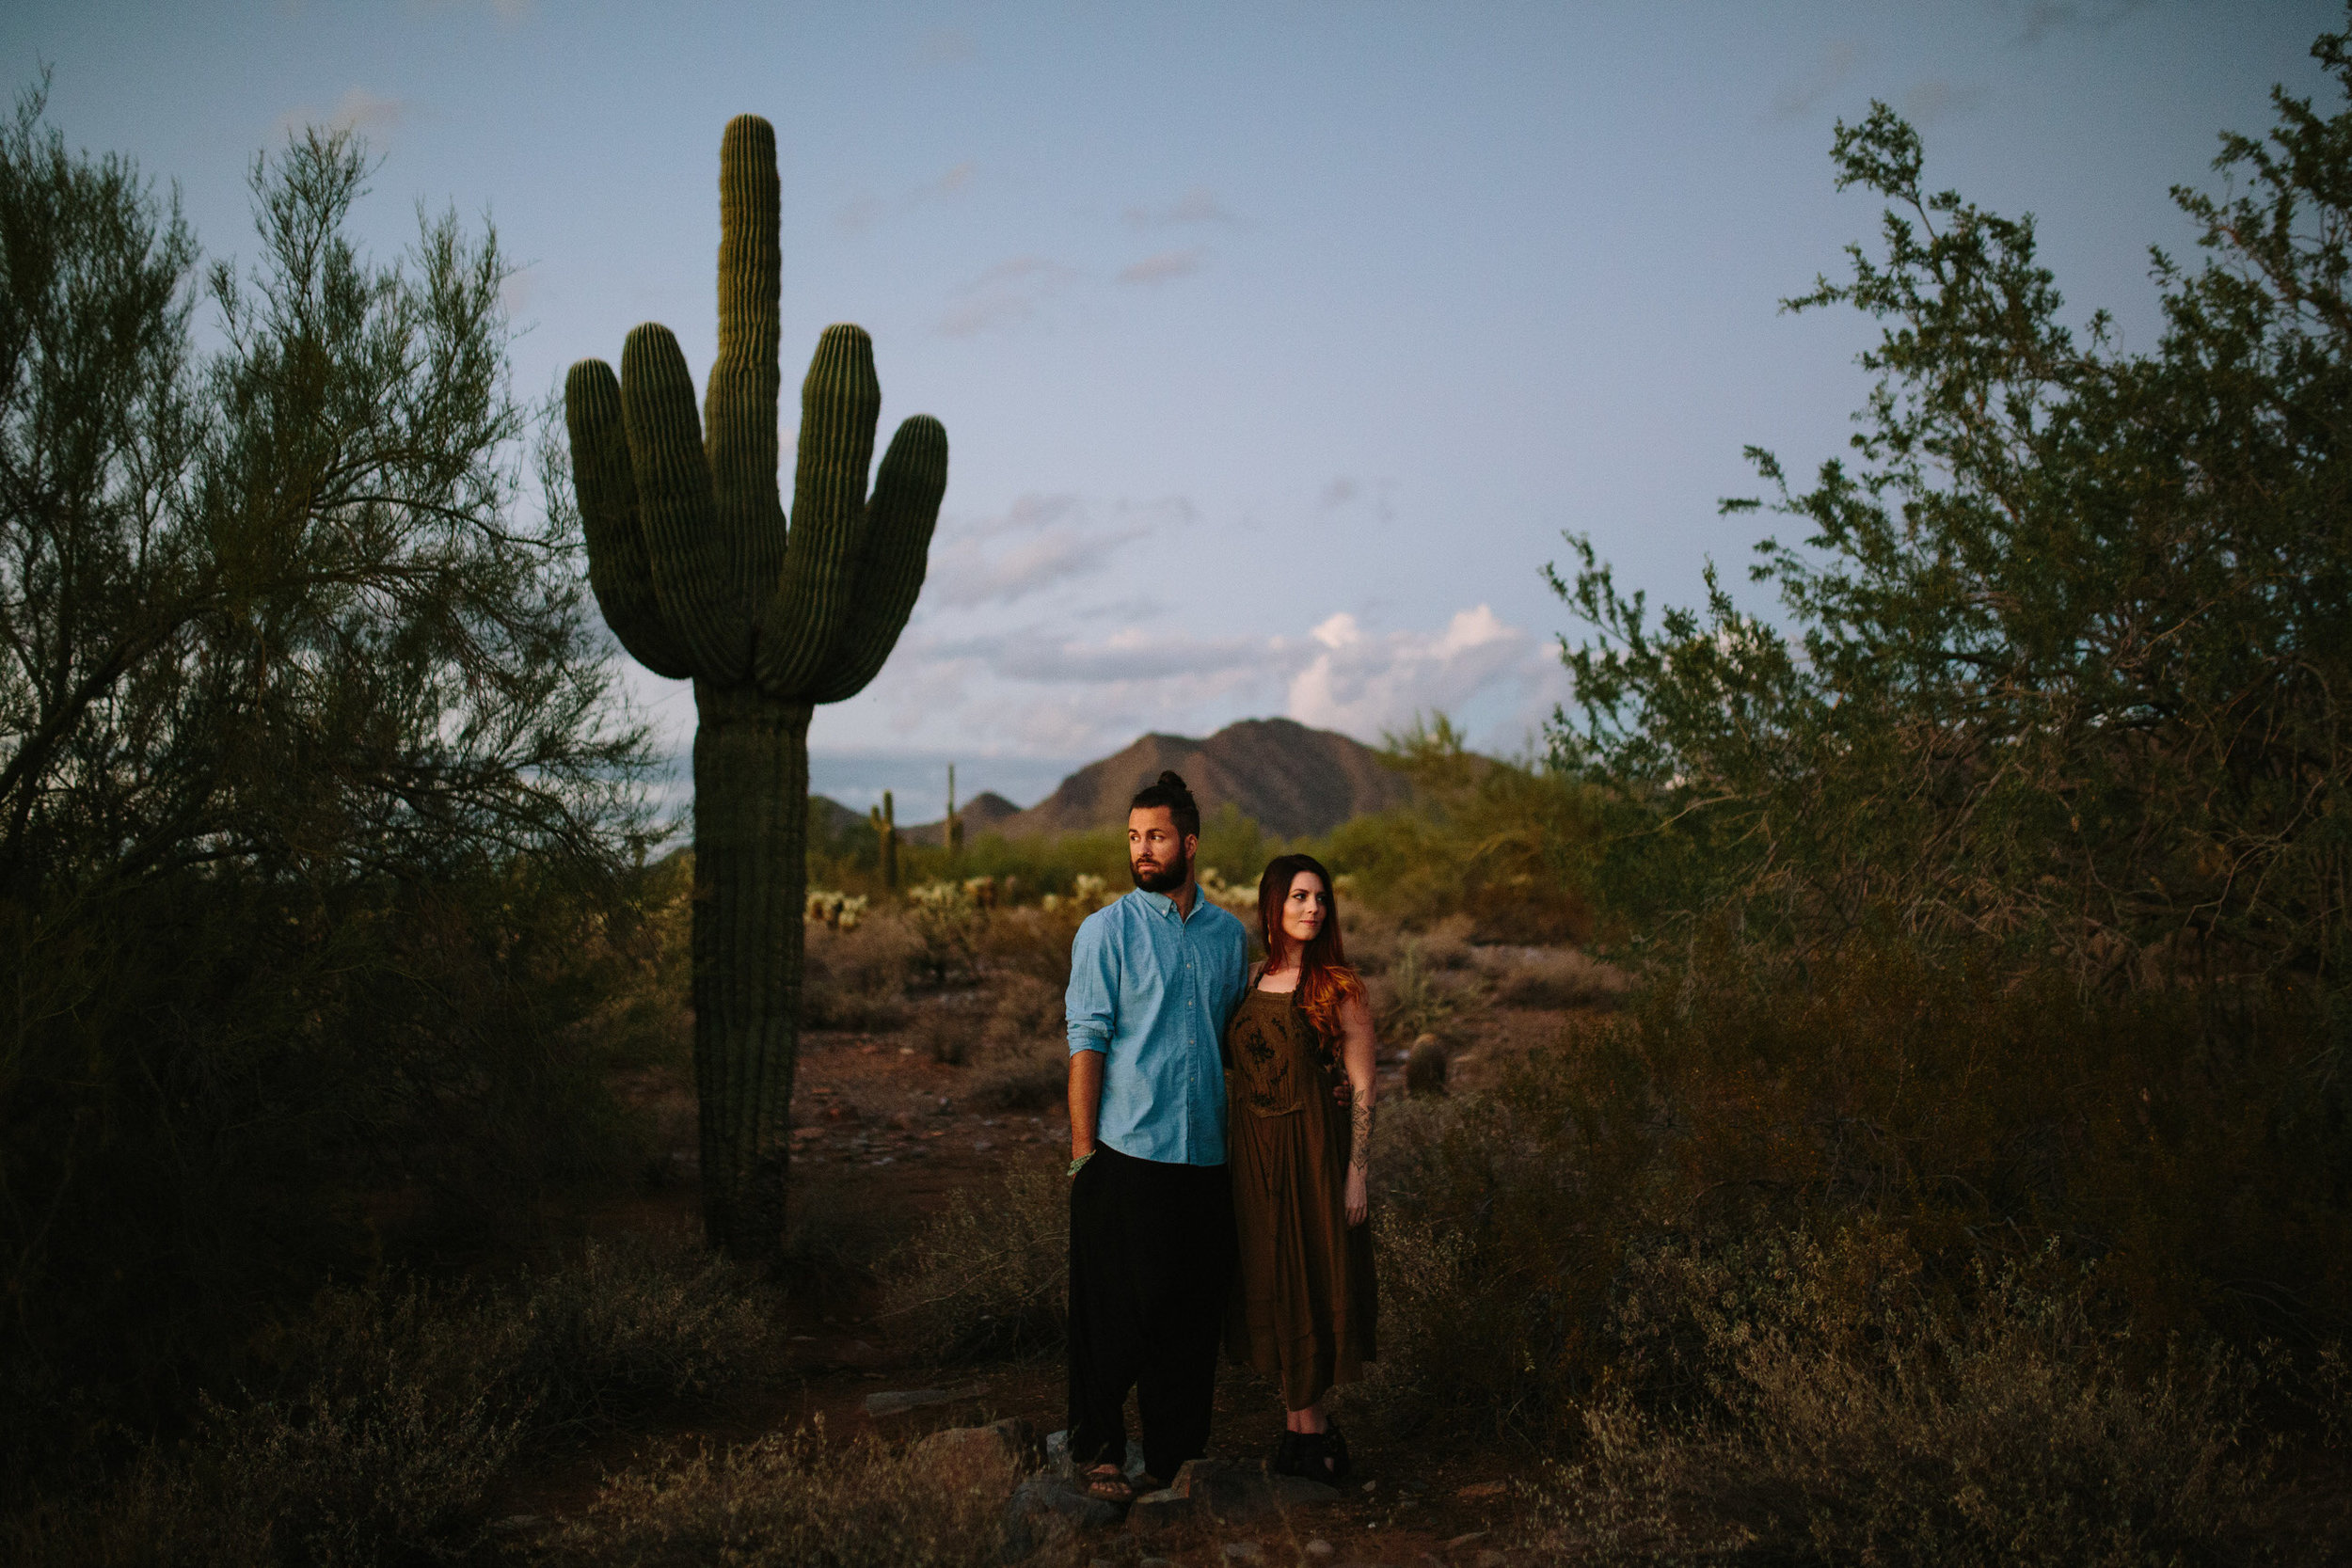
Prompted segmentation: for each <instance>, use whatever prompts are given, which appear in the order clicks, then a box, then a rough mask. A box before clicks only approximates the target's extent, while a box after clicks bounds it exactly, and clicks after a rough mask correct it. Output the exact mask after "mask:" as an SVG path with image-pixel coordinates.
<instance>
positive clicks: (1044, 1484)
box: [1004, 1475, 1119, 1562]
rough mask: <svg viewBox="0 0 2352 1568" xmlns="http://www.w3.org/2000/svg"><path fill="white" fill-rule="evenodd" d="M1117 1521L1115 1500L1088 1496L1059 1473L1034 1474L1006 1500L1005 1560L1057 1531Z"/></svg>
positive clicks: (1017, 1556) (1103, 1526)
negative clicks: (1055, 1474) (1108, 1500)
mask: <svg viewBox="0 0 2352 1568" xmlns="http://www.w3.org/2000/svg"><path fill="white" fill-rule="evenodd" d="M1118 1523H1119V1509H1118V1506H1117V1505H1116V1504H1113V1503H1110V1502H1107V1501H1105V1500H1104V1499H1103V1498H1101V1497H1089V1496H1088V1495H1087V1493H1086V1492H1085V1491H1084V1490H1083V1489H1082V1488H1080V1487H1077V1486H1074V1485H1073V1484H1072V1483H1070V1482H1069V1481H1064V1480H1062V1479H1061V1478H1060V1477H1058V1476H1052V1475H1043V1476H1031V1477H1030V1478H1029V1479H1028V1480H1026V1481H1023V1482H1022V1483H1021V1484H1020V1485H1019V1486H1017V1487H1015V1488H1013V1493H1012V1496H1011V1497H1008V1498H1007V1499H1006V1500H1005V1549H1004V1560H1006V1561H1008V1562H1017V1561H1019V1560H1021V1559H1023V1558H1025V1557H1028V1556H1030V1555H1031V1554H1032V1553H1034V1552H1035V1551H1037V1549H1038V1548H1039V1547H1041V1546H1042V1545H1044V1544H1045V1543H1046V1542H1047V1541H1048V1540H1049V1539H1051V1538H1052V1537H1054V1536H1055V1535H1057V1534H1066V1533H1067V1532H1069V1531H1071V1530H1096V1529H1108V1528H1111V1527H1112V1526H1114V1525H1116V1524H1118Z"/></svg>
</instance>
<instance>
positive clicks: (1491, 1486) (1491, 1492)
mask: <svg viewBox="0 0 2352 1568" xmlns="http://www.w3.org/2000/svg"><path fill="white" fill-rule="evenodd" d="M1510 1490H1511V1483H1510V1482H1509V1481H1471V1482H1470V1484H1469V1485H1468V1486H1465V1487H1463V1488H1462V1489H1461V1490H1460V1491H1458V1492H1456V1493H1454V1496H1455V1497H1470V1498H1472V1499H1475V1498H1479V1497H1502V1495H1503V1494H1504V1493H1505V1492H1508V1491H1510Z"/></svg>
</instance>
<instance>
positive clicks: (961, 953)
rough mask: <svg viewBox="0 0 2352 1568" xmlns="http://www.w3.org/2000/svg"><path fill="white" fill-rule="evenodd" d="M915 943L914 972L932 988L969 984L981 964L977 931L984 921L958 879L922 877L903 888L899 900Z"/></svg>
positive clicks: (984, 925) (974, 902)
mask: <svg viewBox="0 0 2352 1568" xmlns="http://www.w3.org/2000/svg"><path fill="white" fill-rule="evenodd" d="M900 918H901V919H903V920H904V921H905V923H906V928H907V930H908V931H909V932H911V933H912V934H913V935H914V940H915V942H916V943H918V944H919V945H918V947H917V948H916V950H915V952H914V974H915V976H916V977H918V978H919V983H920V984H922V985H924V986H927V987H929V988H930V989H932V990H945V989H946V987H948V986H950V985H962V984H968V983H970V981H971V980H972V979H973V978H974V976H975V973H976V972H977V969H978V967H979V942H980V933H981V932H982V930H983V929H984V928H985V927H986V926H987V924H988V911H985V910H983V909H981V908H980V906H979V903H978V902H977V900H976V899H975V898H974V897H973V896H972V894H971V891H970V890H969V889H967V888H966V887H965V886H964V885H963V884H962V883H961V882H955V881H936V882H925V883H923V884H922V885H920V886H918V887H912V888H909V889H908V890H907V895H906V902H905V903H904V904H903V905H902V906H900Z"/></svg>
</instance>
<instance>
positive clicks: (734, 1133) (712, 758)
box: [694, 680, 810, 1261]
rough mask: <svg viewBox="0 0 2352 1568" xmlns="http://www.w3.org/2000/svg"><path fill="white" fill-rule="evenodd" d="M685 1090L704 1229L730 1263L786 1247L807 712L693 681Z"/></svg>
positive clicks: (749, 690)
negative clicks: (690, 1100)
mask: <svg viewBox="0 0 2352 1568" xmlns="http://www.w3.org/2000/svg"><path fill="white" fill-rule="evenodd" d="M694 703H695V706H696V707H697V709H698V710H699V711H700V713H701V718H702V723H701V726H700V728H698V729H697V730H696V731H695V734H694V1082H695V1087H696V1089H697V1091H698V1096H699V1099H700V1101H701V1110H702V1182H703V1227H704V1231H705V1233H706V1235H707V1238H708V1240H709V1242H710V1244H711V1245H712V1246H714V1247H717V1248H719V1249H720V1250H722V1251H723V1252H725V1253H726V1254H727V1255H729V1256H730V1257H733V1258H738V1259H745V1260H747V1261H764V1260H769V1259H774V1258H776V1257H777V1256H778V1255H779V1254H780V1253H781V1252H782V1251H783V1247H784V1204H785V1183H786V1178H787V1174H788V1171H787V1167H788V1164H789V1162H790V1158H791V1125H790V1123H791V1105H792V1070H793V1066H794V1062H795V1059H796V1057H797V1054H798V1049H799V1044H800V1007H801V958H802V930H801V920H802V912H803V911H802V906H803V903H804V902H805V901H806V899H807V895H808V866H807V861H806V858H805V857H806V853H807V846H806V842H805V840H806V837H807V831H808V824H807V816H808V806H807V801H808V719H809V712H810V707H809V705H808V704H806V703H785V702H778V701H776V700H775V699H773V698H771V697H767V696H764V695H762V694H761V693H760V692H759V691H758V689H756V688H755V687H752V686H748V685H746V686H740V687H730V688H718V687H713V686H711V685H709V684H708V683H707V682H704V681H699V680H698V681H696V682H695V683H694Z"/></svg>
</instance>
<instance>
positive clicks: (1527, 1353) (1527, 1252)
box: [1349, 1052, 1650, 1437]
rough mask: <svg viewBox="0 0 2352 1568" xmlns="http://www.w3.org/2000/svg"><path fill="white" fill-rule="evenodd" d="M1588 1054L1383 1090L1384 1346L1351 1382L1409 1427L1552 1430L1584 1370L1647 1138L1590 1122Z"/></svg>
mask: <svg viewBox="0 0 2352 1568" xmlns="http://www.w3.org/2000/svg"><path fill="white" fill-rule="evenodd" d="M1580 1060H1581V1058H1571V1057H1570V1055H1569V1054H1568V1053H1565V1052H1563V1053H1534V1054H1532V1055H1530V1056H1528V1057H1526V1058H1524V1059H1521V1060H1515V1061H1512V1062H1508V1063H1506V1064H1505V1066H1504V1069H1503V1076H1502V1083H1501V1084H1500V1085H1498V1086H1497V1087H1496V1088H1494V1089H1492V1090H1487V1091H1482V1092H1477V1093H1470V1094H1462V1095H1456V1096H1454V1097H1453V1098H1450V1099H1421V1098H1414V1099H1409V1100H1403V1101H1399V1100H1396V1099H1390V1100H1386V1101H1383V1102H1382V1104H1381V1109H1380V1121H1379V1130H1378V1133H1377V1136H1376V1138H1375V1145H1374V1158H1373V1176H1374V1182H1375V1203H1374V1206H1373V1218H1372V1224H1373V1227H1374V1230H1373V1240H1374V1246H1375V1258H1376V1267H1377V1270H1378V1277H1379V1281H1380V1357H1379V1361H1378V1364H1377V1367H1376V1368H1375V1370H1374V1372H1373V1373H1372V1375H1371V1376H1370V1377H1369V1378H1367V1379H1366V1381H1365V1382H1364V1383H1362V1384H1359V1385H1357V1386H1354V1387H1353V1388H1352V1389H1351V1390H1350V1393H1349V1397H1350V1398H1351V1399H1352V1400H1355V1401H1358V1402H1362V1403H1364V1404H1366V1405H1368V1406H1370V1407H1371V1408H1373V1409H1374V1410H1375V1411H1376V1412H1377V1413H1378V1414H1379V1415H1380V1416H1381V1417H1382V1418H1383V1419H1385V1420H1386V1421H1388V1422H1389V1423H1390V1424H1391V1426H1392V1427H1394V1428H1395V1429H1397V1430H1399V1431H1401V1432H1405V1433H1417V1432H1422V1431H1423V1430H1429V1431H1432V1432H1438V1433H1442V1432H1445V1431H1449V1430H1452V1431H1461V1430H1470V1431H1477V1432H1485V1433H1501V1432H1508V1433H1519V1434H1522V1435H1526V1436H1534V1437H1546V1436H1549V1435H1553V1434H1555V1433H1560V1432H1562V1431H1564V1430H1565V1423H1566V1422H1568V1421H1569V1420H1571V1419H1572V1414H1571V1413H1572V1411H1573V1410H1574V1408H1575V1402H1576V1401H1577V1400H1578V1399H1579V1398H1581V1395H1582V1393H1583V1392H1584V1391H1585V1390H1586V1389H1587V1388H1588V1387H1589V1386H1590V1385H1591V1381H1592V1379H1593V1377H1594V1375H1595V1371H1596V1369H1597V1359H1596V1351H1597V1346H1596V1344H1595V1343H1594V1340H1593V1338H1592V1329H1593V1325H1594V1324H1595V1323H1597V1320H1598V1316H1599V1312H1600V1308H1601V1305H1602V1303H1603V1302H1604V1301H1605V1299H1606V1296H1607V1292H1608V1289H1609V1284H1610V1281H1611V1279H1612V1278H1613V1275H1614V1273H1615V1270H1616V1267H1617V1262H1618V1259H1619V1256H1620V1254H1621V1252H1622V1250H1623V1248H1624V1247H1625V1246H1626V1244H1627V1243H1628V1241H1629V1238H1630V1237H1631V1236H1632V1235H1634V1234H1637V1233H1638V1232H1639V1230H1640V1227H1641V1225H1642V1215H1641V1211H1640V1206H1639V1205H1638V1204H1637V1203H1636V1202H1634V1201H1632V1200H1633V1199H1634V1198H1635V1197H1636V1196H1637V1195H1638V1194H1639V1191H1640V1188H1641V1186H1642V1183H1643V1180H1644V1175H1645V1166H1646V1164H1648V1161H1649V1158H1650V1149H1649V1146H1648V1143H1647V1141H1646V1139H1645V1138H1644V1137H1642V1136H1640V1135H1636V1136H1634V1137H1630V1138H1618V1137H1613V1136H1609V1135H1607V1134H1606V1132H1601V1134H1600V1135H1596V1133H1597V1129H1596V1126H1595V1124H1594V1118H1593V1113H1592V1108H1591V1106H1590V1105H1589V1104H1588V1101H1587V1096H1588V1094H1589V1091H1590V1089H1591V1087H1592V1085H1590V1083H1589V1082H1588V1081H1587V1079H1586V1078H1585V1076H1584V1075H1583V1074H1582V1072H1581V1070H1579V1069H1578V1062H1579V1061H1580Z"/></svg>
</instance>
